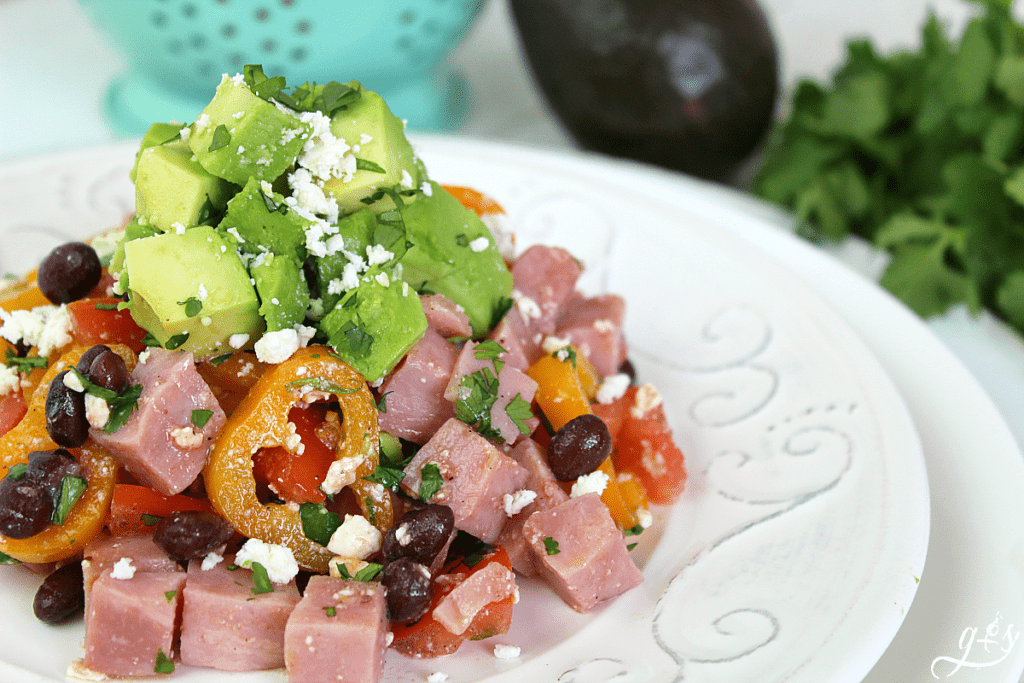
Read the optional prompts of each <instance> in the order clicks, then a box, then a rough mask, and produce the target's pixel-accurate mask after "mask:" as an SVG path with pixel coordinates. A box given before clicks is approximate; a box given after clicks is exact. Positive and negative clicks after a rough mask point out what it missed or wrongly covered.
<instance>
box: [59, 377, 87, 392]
mask: <svg viewBox="0 0 1024 683" xmlns="http://www.w3.org/2000/svg"><path fill="white" fill-rule="evenodd" d="M63 382H64V386H66V387H67V388H68V389H70V390H71V391H77V392H78V393H79V394H80V393H82V392H83V391H85V385H83V384H82V378H81V377H79V375H78V373H77V372H67V373H65V374H64V380H63Z"/></svg>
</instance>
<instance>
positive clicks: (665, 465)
mask: <svg viewBox="0 0 1024 683" xmlns="http://www.w3.org/2000/svg"><path fill="white" fill-rule="evenodd" d="M636 392H637V389H636V387H631V388H630V389H629V390H628V391H627V392H626V395H625V396H624V397H623V398H628V403H627V405H629V406H632V405H633V404H634V402H635V400H636V399H635V397H636ZM612 459H613V461H614V463H615V467H616V469H618V470H620V471H622V472H631V473H632V474H634V475H635V476H636V477H637V478H638V479H639V480H640V482H641V483H642V484H643V485H644V489H646V491H647V496H648V497H649V499H650V501H651V502H652V503H658V504H669V503H673V502H675V500H676V499H677V498H679V496H680V494H681V493H682V492H683V488H684V487H685V486H686V464H685V462H684V460H683V452H682V451H681V450H679V447H678V446H676V444H675V442H674V441H673V440H672V430H671V429H669V427H668V423H667V422H666V420H665V412H664V410H663V409H662V407H661V406H658V407H656V408H652V409H650V410H648V411H647V412H646V413H645V414H644V416H643V417H639V418H638V417H635V416H634V415H633V414H632V411H631V410H627V411H626V414H625V419H624V420H623V422H622V428H621V429H620V430H619V434H618V439H617V440H616V442H615V451H614V453H613V455H612Z"/></svg>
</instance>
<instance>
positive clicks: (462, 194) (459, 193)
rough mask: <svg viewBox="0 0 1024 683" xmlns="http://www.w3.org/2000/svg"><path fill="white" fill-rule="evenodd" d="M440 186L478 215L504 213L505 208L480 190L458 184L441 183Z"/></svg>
mask: <svg viewBox="0 0 1024 683" xmlns="http://www.w3.org/2000/svg"><path fill="white" fill-rule="evenodd" d="M441 187H443V188H444V189H445V191H446V192H448V194H450V195H451V196H453V197H455V198H456V199H458V200H459V203H460V204H462V205H463V206H464V207H466V208H467V209H470V210H471V211H473V212H475V213H476V215H478V216H483V215H486V214H501V213H505V209H503V208H501V204H499V203H498V202H496V201H494V199H492V198H491V197H488V196H487V195H485V194H484V193H482V192H478V191H477V190H474V189H472V188H469V187H462V186H459V185H442V186H441Z"/></svg>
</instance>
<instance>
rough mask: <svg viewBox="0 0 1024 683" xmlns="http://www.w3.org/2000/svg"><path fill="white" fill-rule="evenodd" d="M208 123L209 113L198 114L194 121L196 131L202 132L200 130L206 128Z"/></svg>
mask: <svg viewBox="0 0 1024 683" xmlns="http://www.w3.org/2000/svg"><path fill="white" fill-rule="evenodd" d="M209 125H210V115H209V114H200V115H199V118H198V119H196V122H195V127H196V132H202V130H203V129H204V128H207V127H208V126H209Z"/></svg>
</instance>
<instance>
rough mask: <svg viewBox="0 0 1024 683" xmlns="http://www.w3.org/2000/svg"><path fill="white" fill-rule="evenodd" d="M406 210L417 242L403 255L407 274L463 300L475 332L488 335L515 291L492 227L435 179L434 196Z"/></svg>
mask: <svg viewBox="0 0 1024 683" xmlns="http://www.w3.org/2000/svg"><path fill="white" fill-rule="evenodd" d="M401 214H402V218H403V219H404V222H405V229H406V233H407V236H408V239H409V241H410V242H411V243H412V245H413V246H411V247H409V250H408V252H406V254H405V256H404V257H403V258H402V261H401V264H402V278H403V279H405V281H406V282H408V283H409V284H411V285H413V286H414V287H415V288H416V289H417V290H420V291H424V292H432V293H435V294H443V295H445V296H446V297H448V298H449V299H451V300H452V301H454V302H455V303H457V304H459V305H461V306H462V307H463V308H464V309H465V311H466V315H467V316H468V317H469V323H470V325H472V327H473V336H474V337H479V336H481V335H483V334H485V333H486V332H487V331H488V330H489V329H490V328H491V327H492V326H493V325H494V323H495V322H496V320H495V318H496V317H498V315H499V314H500V313H501V312H502V311H503V310H504V308H505V306H506V305H507V300H508V298H509V297H510V296H511V294H512V274H511V273H510V272H509V270H508V267H507V266H506V265H505V261H504V260H503V259H502V257H501V253H500V252H499V251H498V248H497V245H496V244H495V243H494V238H493V237H492V235H491V231H490V230H489V229H488V228H487V226H486V225H485V224H484V222H483V221H481V220H480V218H479V217H478V216H477V215H476V214H475V213H474V212H473V211H470V210H469V209H467V208H465V207H464V206H462V204H461V203H459V200H458V199H456V198H455V197H453V196H452V195H451V193H449V192H447V191H446V190H445V189H444V188H443V187H441V186H440V185H438V184H437V183H433V182H432V183H431V193H430V196H424V197H422V198H421V199H419V200H418V201H415V202H412V203H410V204H407V205H406V206H405V207H403V208H402V209H401Z"/></svg>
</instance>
